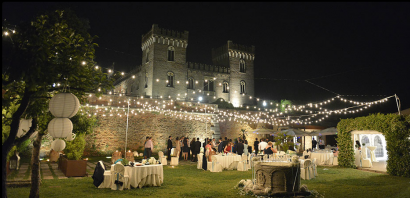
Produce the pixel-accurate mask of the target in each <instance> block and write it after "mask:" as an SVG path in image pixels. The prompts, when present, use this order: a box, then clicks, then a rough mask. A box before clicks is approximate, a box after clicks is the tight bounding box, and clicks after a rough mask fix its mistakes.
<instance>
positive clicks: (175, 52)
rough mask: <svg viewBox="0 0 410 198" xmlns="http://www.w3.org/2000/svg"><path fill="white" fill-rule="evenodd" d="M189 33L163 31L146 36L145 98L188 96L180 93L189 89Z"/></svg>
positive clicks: (154, 28)
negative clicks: (187, 82)
mask: <svg viewBox="0 0 410 198" xmlns="http://www.w3.org/2000/svg"><path fill="white" fill-rule="evenodd" d="M188 35H189V32H188V31H184V32H177V31H174V30H167V29H163V28H159V27H158V25H157V24H153V25H152V28H151V30H150V31H149V32H148V33H146V34H145V35H142V40H141V49H142V63H141V78H140V79H139V80H140V85H142V90H143V91H142V92H141V94H142V95H146V96H151V97H153V98H156V97H158V98H159V97H162V98H167V97H168V96H171V97H172V98H176V97H178V94H180V96H184V95H185V94H184V93H185V92H184V93H182V92H181V93H178V91H177V90H185V89H186V84H185V82H186V67H185V63H186V48H187V46H188Z"/></svg>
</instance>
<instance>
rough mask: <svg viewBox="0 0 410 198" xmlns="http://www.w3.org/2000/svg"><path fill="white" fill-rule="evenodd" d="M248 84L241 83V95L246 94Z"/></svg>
mask: <svg viewBox="0 0 410 198" xmlns="http://www.w3.org/2000/svg"><path fill="white" fill-rule="evenodd" d="M245 88H246V83H245V81H243V80H242V81H241V94H246V92H245V91H246V89H245Z"/></svg>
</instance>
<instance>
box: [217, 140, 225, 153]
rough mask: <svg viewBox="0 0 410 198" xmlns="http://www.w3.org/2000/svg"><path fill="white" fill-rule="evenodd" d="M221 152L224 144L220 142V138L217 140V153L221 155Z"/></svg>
mask: <svg viewBox="0 0 410 198" xmlns="http://www.w3.org/2000/svg"><path fill="white" fill-rule="evenodd" d="M223 151H224V143H223V142H222V138H219V145H218V153H222V152H223Z"/></svg>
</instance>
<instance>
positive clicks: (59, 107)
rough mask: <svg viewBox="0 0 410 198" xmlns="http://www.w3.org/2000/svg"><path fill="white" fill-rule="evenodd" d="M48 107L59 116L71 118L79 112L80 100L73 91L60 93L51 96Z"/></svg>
mask: <svg viewBox="0 0 410 198" xmlns="http://www.w3.org/2000/svg"><path fill="white" fill-rule="evenodd" d="M48 107H49V109H50V112H51V114H53V115H54V116H55V117H57V118H71V117H73V116H75V114H77V112H78V109H79V108H80V101H79V100H78V98H77V97H76V96H75V95H74V94H72V93H59V94H56V95H55V96H54V97H53V98H51V100H50V103H49V105H48Z"/></svg>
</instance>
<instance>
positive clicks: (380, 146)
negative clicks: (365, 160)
mask: <svg viewBox="0 0 410 198" xmlns="http://www.w3.org/2000/svg"><path fill="white" fill-rule="evenodd" d="M374 146H376V147H377V148H376V150H375V151H374V154H375V156H376V157H383V156H384V152H383V143H382V139H381V138H380V136H378V135H377V136H376V137H374Z"/></svg>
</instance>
